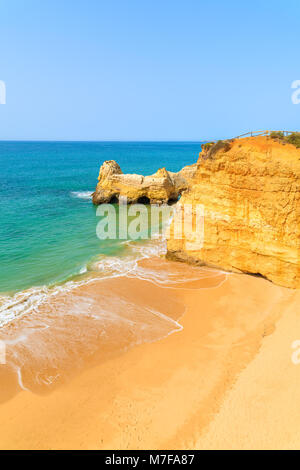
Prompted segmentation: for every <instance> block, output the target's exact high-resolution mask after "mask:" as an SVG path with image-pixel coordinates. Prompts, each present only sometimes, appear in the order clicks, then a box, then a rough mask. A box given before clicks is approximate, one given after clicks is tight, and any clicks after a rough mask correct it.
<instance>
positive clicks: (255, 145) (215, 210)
mask: <svg viewBox="0 0 300 470" xmlns="http://www.w3.org/2000/svg"><path fill="white" fill-rule="evenodd" d="M186 203H188V204H191V205H192V208H193V211H194V212H195V208H196V205H197V204H202V205H203V207H204V239H203V246H202V248H201V249H197V250H191V249H188V247H187V242H188V240H186V239H185V238H184V237H183V238H182V239H181V240H176V239H172V238H171V239H170V240H169V241H168V254H167V256H168V258H170V259H177V260H182V261H188V262H192V263H199V264H206V265H210V266H215V267H220V268H222V269H225V270H229V271H238V272H245V273H256V274H260V275H262V276H264V277H266V278H268V279H270V280H272V281H274V282H275V283H277V284H280V285H282V286H286V287H292V288H300V149H297V148H295V147H294V146H293V145H290V144H285V145H284V144H283V143H280V142H276V141H274V140H272V139H270V138H266V137H255V138H245V139H236V140H234V141H231V142H229V143H228V142H226V143H224V144H219V146H216V147H215V149H214V150H212V149H207V150H206V151H202V152H201V153H200V155H199V160H198V164H197V169H196V172H195V177H194V180H193V185H192V186H191V187H190V189H188V190H187V191H186V192H185V193H184V194H183V196H182V198H181V199H180V201H179V202H178V204H179V205H183V204H186ZM173 225H174V223H173Z"/></svg>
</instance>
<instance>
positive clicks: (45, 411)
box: [0, 261, 300, 449]
mask: <svg viewBox="0 0 300 470" xmlns="http://www.w3.org/2000/svg"><path fill="white" fill-rule="evenodd" d="M152 263H154V264H155V262H154V261H152ZM157 263H158V266H157V269H162V266H159V262H157ZM164 263H166V264H165V266H167V269H169V270H172V269H173V266H176V265H177V263H169V262H164ZM184 269H186V270H187V271H186V275H185V278H186V277H187V273H188V270H189V269H191V268H189V267H185V268H184ZM199 269H200V268H199ZM203 272H205V271H203ZM206 273H210V274H209V275H208V277H205V276H203V279H199V280H191V281H187V282H181V283H179V284H176V285H175V284H170V283H169V284H164V285H162V284H157V283H155V282H153V281H152V282H150V281H147V280H142V279H129V278H126V277H122V278H118V279H114V280H113V281H107V284H106V287H107V288H108V287H109V288H110V287H111V286H112V283H114V288H115V289H117V291H120V292H123V293H126V295H127V296H129V297H131V298H135V299H136V302H137V303H140V304H141V305H142V303H143V302H145V301H146V302H147V305H149V302H150V300H151V299H152V300H151V301H153V302H154V303H155V305H156V306H157V305H163V309H164V312H165V314H166V315H168V316H170V317H173V319H174V320H175V321H178V322H179V324H180V325H182V327H183V328H182V329H179V328H177V330H176V331H175V332H173V333H171V328H169V331H164V336H165V337H164V338H162V339H159V340H156V341H155V339H156V336H157V331H156V330H155V331H156V332H155V335H154V336H153V338H150V337H149V338H148V342H146V343H143V344H136V345H134V346H132V347H131V348H129V349H128V350H127V351H121V350H119V351H118V353H116V354H111V355H107V356H103V357H101V355H99V354H98V355H97V354H96V355H95V357H93V360H90V361H89V363H85V366H84V369H83V370H81V371H80V372H79V371H78V372H77V373H76V374H75V375H74V376H73V377H72V378H70V379H69V380H67V381H66V383H64V384H62V385H59V386H57V387H55V388H54V389H51V391H50V392H49V393H44V391H43V392H41V393H39V391H37V390H35V391H34V393H33V392H32V391H20V390H16V389H14V391H13V393H11V395H9V397H6V398H2V399H3V402H2V404H1V405H0V419H1V428H0V448H1V449H180V448H187V449H194V448H236V449H237V448H252V449H254V448H255V449H258V448H299V447H300V416H299V413H298V408H299V406H298V404H299V401H300V365H299V366H298V367H297V366H296V365H294V364H293V363H292V361H291V354H292V352H293V351H292V349H291V343H292V342H293V341H294V340H296V339H298V338H299V339H300V312H299V306H300V293H299V291H298V292H297V291H292V290H289V289H285V288H281V287H278V286H275V285H274V284H272V283H270V282H268V281H266V280H264V279H261V278H257V277H253V276H246V275H238V274H231V275H225V274H223V273H215V272H213V271H211V272H210V271H209V270H207V271H206ZM211 273H212V275H211ZM98 290H99V289H97V283H96V284H91V285H89V286H83V287H81V294H84V295H85V296H94V298H97V296H96V297H95V295H96V294H95V292H96V293H97V292H98ZM97 295H100V294H99V293H98V294H97ZM124 295H125V294H124ZM99 299H100V297H99ZM145 299H146V300H145ZM184 310H185V311H184ZM183 311H184V313H183ZM151 331H152V330H151ZM169 333H170V334H169ZM121 334H122V332H120V335H121ZM120 341H121V342H122V341H123V338H121V336H120ZM150 341H152V342H150ZM115 344H116V343H114V346H115ZM112 348H113V346H112ZM104 359H105V360H104ZM2 367H3V366H2ZM6 380H7V382H6ZM1 382H2V389H5V387H6V385H7V386H8V378H7V377H6V376H5V374H2V379H1Z"/></svg>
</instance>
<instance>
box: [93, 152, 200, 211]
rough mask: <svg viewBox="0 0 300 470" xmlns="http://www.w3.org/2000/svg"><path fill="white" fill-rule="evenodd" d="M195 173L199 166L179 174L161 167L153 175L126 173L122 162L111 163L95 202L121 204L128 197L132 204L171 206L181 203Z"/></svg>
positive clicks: (103, 168)
mask: <svg viewBox="0 0 300 470" xmlns="http://www.w3.org/2000/svg"><path fill="white" fill-rule="evenodd" d="M195 170H196V164H194V165H191V166H187V167H184V168H183V169H182V170H181V171H179V172H178V173H172V172H168V171H167V170H166V169H165V168H160V169H159V170H158V171H157V172H156V173H154V175H151V176H142V175H135V174H123V173H122V170H121V168H120V166H119V165H118V163H117V162H115V161H114V160H109V161H106V162H104V163H103V165H102V166H101V168H100V172H99V177H98V184H97V187H96V190H95V192H94V194H93V203H94V204H103V203H108V202H118V201H119V200H120V198H122V197H124V196H126V197H127V202H128V203H129V204H131V203H136V202H144V203H147V202H148V203H151V204H162V203H171V202H174V201H177V200H178V197H179V195H180V194H181V193H182V192H183V191H184V190H186V189H187V188H188V185H189V181H190V180H191V178H192V177H193V175H194V172H195Z"/></svg>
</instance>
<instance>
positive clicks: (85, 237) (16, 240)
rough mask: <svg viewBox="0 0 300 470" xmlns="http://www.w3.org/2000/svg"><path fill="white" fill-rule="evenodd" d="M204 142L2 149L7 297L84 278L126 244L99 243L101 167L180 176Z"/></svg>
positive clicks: (0, 229)
mask: <svg viewBox="0 0 300 470" xmlns="http://www.w3.org/2000/svg"><path fill="white" fill-rule="evenodd" d="M200 146H201V144H200V143H197V142H193V143H191V142H163V143H161V142H156V143H154V142H82V143H81V142H0V168H1V172H0V214H1V224H0V293H6V294H13V293H15V292H18V291H20V290H24V289H28V288H30V287H33V286H44V285H51V284H55V283H57V282H62V281H65V280H67V279H71V278H72V277H74V276H75V275H77V274H79V273H80V272H83V271H84V270H85V269H86V266H87V264H88V263H90V262H92V260H93V259H96V258H97V257H98V256H99V255H101V254H102V255H108V256H112V255H113V256H118V254H120V255H121V254H122V251H124V249H125V248H124V244H122V243H120V242H119V241H118V240H109V241H103V240H102V241H101V240H99V239H98V238H97V236H96V225H97V223H98V221H99V218H97V217H96V208H95V207H94V206H93V204H92V202H91V199H90V198H89V194H90V193H91V192H92V191H93V190H94V189H95V186H96V183H97V177H98V173H99V168H100V165H101V164H102V163H103V161H105V160H111V159H114V160H116V161H117V162H118V163H119V164H120V166H121V168H122V170H123V172H125V173H127V172H129V173H130V172H132V173H141V174H144V175H146V174H151V173H154V172H155V171H156V170H157V169H158V168H161V167H163V166H165V167H166V168H167V169H168V170H171V171H178V170H180V169H181V168H182V167H183V166H184V165H188V164H191V163H195V161H196V160H197V156H198V153H199V151H200Z"/></svg>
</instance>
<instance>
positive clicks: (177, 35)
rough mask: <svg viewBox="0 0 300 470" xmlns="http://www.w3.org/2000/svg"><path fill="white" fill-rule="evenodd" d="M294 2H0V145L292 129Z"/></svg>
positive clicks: (297, 25) (296, 66) (295, 114)
mask: <svg viewBox="0 0 300 470" xmlns="http://www.w3.org/2000/svg"><path fill="white" fill-rule="evenodd" d="M299 31H300V2H299V1H298V0H289V1H288V2H286V1H281V0H280V1H276V0H272V1H256V0H252V1H251V2H241V1H233V0H231V1H230V0H228V1H226V2H225V1H224V0H222V1H201V0H185V1H183V0H182V1H176V0H172V1H169V0H160V1H156V0H151V1H150V0H149V1H148V0H143V1H141V0H139V1H135V0H119V1H117V0H106V1H102V0H85V1H83V0H63V1H61V0H60V1H58V0H43V1H40V0H26V1H21V0H2V1H0V44H1V49H0V51H1V53H0V80H4V81H5V83H6V87H7V103H6V105H0V139H16V140H19V139H20V140H22V139H25V140H28V139H29V140H35V139H40V140H44V139H46V140H208V139H211V138H223V137H231V136H235V135H238V134H241V133H243V132H247V131H248V130H258V129H268V128H269V129H286V130H293V129H299V128H300V105H293V104H292V101H291V93H292V90H291V84H292V82H293V81H294V80H297V79H300V63H299V34H300V33H299Z"/></svg>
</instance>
